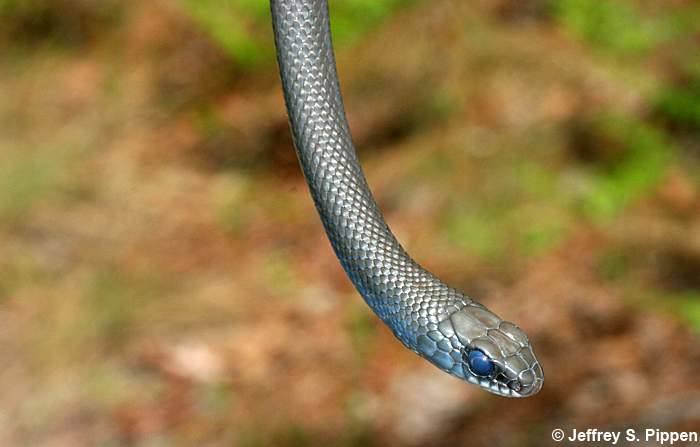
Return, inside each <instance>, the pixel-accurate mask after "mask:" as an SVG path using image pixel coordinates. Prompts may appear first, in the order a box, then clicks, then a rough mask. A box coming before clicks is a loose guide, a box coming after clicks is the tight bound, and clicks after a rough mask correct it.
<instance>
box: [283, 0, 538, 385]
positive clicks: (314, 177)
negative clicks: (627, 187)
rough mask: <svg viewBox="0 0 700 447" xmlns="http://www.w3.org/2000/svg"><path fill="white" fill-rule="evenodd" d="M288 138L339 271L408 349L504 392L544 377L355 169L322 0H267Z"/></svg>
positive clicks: (509, 329)
mask: <svg viewBox="0 0 700 447" xmlns="http://www.w3.org/2000/svg"><path fill="white" fill-rule="evenodd" d="M270 5H271V11H272V22H273V28H274V35H275V44H276V48H277V60H278V64H279V69H280V76H281V79H282V85H283V90H284V97H285V102H286V106H287V111H288V114H289V121H290V127H291V130H292V135H293V139H294V146H295V149H296V153H297V156H298V158H299V161H300V164H301V168H302V170H303V173H304V177H305V179H306V181H307V183H308V186H309V190H310V192H311V195H312V197H313V200H314V203H315V205H316V209H317V210H318V213H319V215H320V217H321V221H322V222H323V226H324V228H325V230H326V233H327V234H328V238H329V239H330V242H331V245H332V246H333V249H334V250H335V253H336V255H337V257H338V259H339V260H340V263H341V265H342V266H343V268H344V269H345V271H346V272H347V274H348V277H349V278H350V280H351V281H352V283H353V284H354V285H355V287H356V288H357V290H358V291H359V293H360V294H361V295H362V297H363V298H364V299H365V301H366V302H367V304H368V305H369V307H370V308H372V310H373V311H374V312H375V313H376V314H377V315H378V316H379V318H381V319H382V320H383V321H384V323H386V325H387V326H388V327H389V328H390V329H391V330H392V331H393V333H394V334H395V335H396V337H397V338H398V339H399V340H400V341H401V342H402V343H403V344H404V345H405V346H406V347H407V348H409V349H411V350H412V351H414V352H416V353H417V354H418V355H420V356H422V357H424V358H425V359H427V360H428V361H430V362H431V363H433V364H434V365H436V366H437V367H438V368H440V369H442V370H444V371H446V372H448V373H449V374H452V375H453V376H456V377H458V378H460V379H462V380H465V381H467V382H469V383H472V384H475V385H478V386H480V387H481V388H483V389H485V390H487V391H489V392H492V393H495V394H498V395H501V396H508V397H525V396H530V395H533V394H535V393H537V392H538V391H539V390H540V388H541V387H542V383H543V380H544V375H543V373H542V368H541V367H540V364H539V362H538V361H537V359H536V358H535V356H534V354H533V351H532V348H531V346H530V343H529V341H528V338H527V336H526V335H525V333H524V332H523V331H522V330H520V329H519V328H518V327H517V326H516V325H514V324H513V323H509V322H507V321H503V320H502V319H501V318H499V317H498V316H496V315H495V314H494V313H493V312H491V311H489V310H488V309H487V308H486V307H484V306H483V305H482V304H480V303H478V302H477V301H474V300H473V299H471V298H469V297H467V296H465V295H464V294H463V293H461V292H459V291H458V290H455V289H454V288H452V287H449V286H448V285H446V284H445V283H443V282H442V281H440V280H439V279H438V278H436V277H435V276H434V275H432V274H431V273H430V272H428V271H427V270H425V269H424V268H422V267H421V266H420V265H418V263H416V262H415V261H414V260H413V259H412V258H411V257H410V256H409V255H408V254H407V253H406V251H405V250H404V249H403V247H402V246H401V244H399V242H398V241H397V240H396V237H395V236H394V235H393V233H392V232H391V231H390V229H389V227H388V226H387V224H386V222H385V220H384V218H383V216H382V213H381V212H380V210H379V207H378V206H377V203H376V201H375V200H374V198H373V196H372V193H371V191H370V188H369V185H368V184H367V180H366V179H365V176H364V174H363V172H362V168H361V167H360V163H359V160H358V156H357V153H356V152H355V148H354V146H353V143H352V138H351V135H350V129H349V126H348V123H347V120H346V117H345V111H344V107H343V100H342V97H341V94H340V86H339V82H338V75H337V72H336V64H335V56H334V53H333V46H332V42H331V33H330V22H329V12H328V4H327V0H271V2H270Z"/></svg>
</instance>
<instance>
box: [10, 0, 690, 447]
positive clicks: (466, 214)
mask: <svg viewBox="0 0 700 447" xmlns="http://www.w3.org/2000/svg"><path fill="white" fill-rule="evenodd" d="M331 12H332V18H333V27H334V32H335V40H336V47H337V51H338V63H339V71H340V77H341V83H342V87H343V91H344V95H345V98H346V105H347V109H348V110H347V112H348V116H349V120H350V124H351V127H352V129H353V133H354V138H355V141H356V143H357V145H358V147H359V150H360V157H361V159H362V161H363V163H364V166H365V170H366V174H367V177H368V179H369V182H370V184H371V185H372V187H373V189H374V192H375V195H376V197H377V200H378V202H379V204H380V206H381V207H382V209H383V210H384V211H385V213H386V215H387V219H388V221H389V223H390V225H391V226H392V228H393V229H394V231H395V232H396V233H397V236H398V238H399V240H401V241H402V243H403V244H404V245H405V246H406V247H407V249H408V251H409V252H410V253H411V254H412V255H413V256H414V257H415V258H416V259H417V260H418V261H419V262H421V263H422V264H423V265H425V266H426V267H427V268H428V269H429V270H431V271H433V272H435V273H436V274H438V275H439V276H440V277H441V278H443V279H444V280H445V281H446V282H448V283H449V284H451V285H453V286H456V287H458V288H461V289H463V290H465V291H466V292H467V293H468V294H469V295H472V296H474V297H478V298H479V299H480V300H481V301H482V302H483V303H484V304H486V305H487V306H488V307H490V308H491V309H492V310H494V311H495V312H497V313H498V314H500V315H501V316H503V317H504V318H506V319H508V320H511V321H515V322H517V323H518V324H519V325H520V326H522V327H523V328H524V329H525V330H526V331H527V332H528V334H529V335H530V338H531V340H532V341H533V344H534V346H535V347H536V352H537V354H538V357H539V359H540V361H541V362H542V364H543V367H544V370H545V374H546V381H545V387H544V389H543V391H542V392H541V393H540V394H539V395H537V396H536V397H533V398H529V399H524V400H507V399H503V398H498V397H495V396H492V395H489V394H487V393H484V392H482V391H479V390H478V389H476V388H475V387H472V386H468V385H465V384H463V383H461V382H459V381H457V380H456V379H453V378H451V377H449V376H447V375H445V374H443V373H442V372H440V371H438V370H437V369H436V368H434V367H432V366H430V365H429V364H428V363H427V362H425V361H423V360H421V359H419V358H418V357H417V356H415V355H414V354H413V353H411V352H409V351H408V350H406V349H404V348H403V347H402V346H401V344H400V343H399V342H398V341H397V340H395V339H394V337H393V336H392V334H391V333H390V331H389V330H388V329H387V328H386V327H384V326H383V325H382V324H381V323H380V321H379V319H377V318H376V317H375V316H374V315H373V314H371V313H370V311H369V309H368V308H367V307H366V306H365V304H364V302H363V301H362V300H361V298H360V297H359V295H358V294H357V293H356V292H355V291H354V289H353V287H352V285H351V284H350V282H349V281H348V280H347V278H346V277H345V275H344V273H343V272H342V270H341V268H340V266H339V264H338V262H337V261H336V259H335V257H334V255H333V252H332V250H331V248H330V245H329V243H328V241H327V240H326V236H325V234H324V233H323V230H322V227H321V225H320V223H319V220H318V217H317V215H316V213H315V210H314V208H313V205H312V202H311V199H310V197H309V194H308V191H307V188H306V185H305V184H304V182H303V179H302V177H301V174H300V170H299V168H298V166H297V161H296V158H295V155H294V152H293V149H292V143H291V139H290V136H289V131H288V126H287V118H286V113H285V110H284V104H283V101H282V95H281V89H280V83H279V79H278V74H277V67H276V63H275V60H274V52H273V51H274V50H273V46H272V31H271V25H270V19H269V11H268V3H267V2H266V1H263V0H179V1H178V0H138V1H137V0H0V364H1V365H2V367H0V445H2V446H11V447H14V446H60V447H62V446H71V447H76V446H77V447H80V446H149V447H150V446H171V445H175V446H178V445H179V446H190V445H197V446H243V447H252V446H321V445H323V446H331V445H332V446H380V445H381V446H416V445H421V446H441V445H452V446H454V445H470V446H480V445H503V446H540V445H547V444H549V443H550V442H551V440H550V432H551V430H552V429H553V428H555V427H561V428H564V429H567V430H569V429H571V428H577V429H584V430H585V429H586V428H589V427H598V428H602V429H612V430H616V429H626V428H648V427H658V428H663V429H667V430H696V431H697V430H700V346H699V345H698V334H699V331H700V139H699V138H700V3H698V2H697V1H691V0H663V1H658V0H654V1H651V0H649V1H638V0H618V1H598V0H551V1H549V0H473V1H469V2H465V1H460V0H440V1H429V0H413V1H406V0H381V1H377V0H337V1H331ZM637 445H644V443H641V444H637Z"/></svg>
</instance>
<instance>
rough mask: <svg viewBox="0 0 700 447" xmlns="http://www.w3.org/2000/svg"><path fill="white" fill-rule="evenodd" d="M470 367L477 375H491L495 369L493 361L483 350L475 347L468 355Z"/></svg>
mask: <svg viewBox="0 0 700 447" xmlns="http://www.w3.org/2000/svg"><path fill="white" fill-rule="evenodd" d="M467 362H469V369H470V370H471V372H473V373H474V374H476V375H477V376H490V375H491V374H492V373H493V370H494V369H495V366H494V364H493V361H492V360H491V359H490V358H489V357H488V356H487V355H486V354H484V353H483V352H482V351H479V350H478V349H473V350H471V351H469V354H468V355H467Z"/></svg>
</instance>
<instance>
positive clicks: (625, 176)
mask: <svg viewBox="0 0 700 447" xmlns="http://www.w3.org/2000/svg"><path fill="white" fill-rule="evenodd" d="M597 125H599V126H601V128H600V129H599V131H600V132H601V133H602V136H603V138H605V139H609V141H614V142H615V143H613V144H616V145H619V146H620V147H621V149H622V154H621V156H620V159H619V160H616V161H615V162H614V163H613V164H612V166H609V167H605V168H603V169H597V170H596V171H595V172H594V173H593V177H592V183H591V187H590V189H588V191H587V192H586V193H585V195H584V197H583V198H582V202H583V203H582V207H583V210H584V212H585V214H586V215H587V216H588V217H590V218H592V219H594V220H604V219H609V218H611V217H614V216H615V215H617V214H618V213H620V212H621V211H622V210H624V209H625V207H626V206H628V205H629V204H630V203H632V202H633V201H634V200H635V199H637V198H638V197H640V196H641V195H642V194H643V193H644V192H646V191H648V190H649V189H650V188H652V187H653V186H655V185H656V184H657V182H658V181H659V180H661V178H662V176H663V174H664V172H666V168H667V166H668V165H669V162H670V161H671V159H672V154H673V153H674V151H675V149H674V148H673V145H672V143H670V141H668V138H667V137H666V136H665V135H664V134H663V132H661V131H659V130H657V129H655V128H653V127H650V126H648V125H647V124H645V123H643V122H641V121H635V120H630V119H620V118H616V117H606V118H605V119H602V120H600V121H599V122H598V124H597ZM600 141H603V139H601V140H600Z"/></svg>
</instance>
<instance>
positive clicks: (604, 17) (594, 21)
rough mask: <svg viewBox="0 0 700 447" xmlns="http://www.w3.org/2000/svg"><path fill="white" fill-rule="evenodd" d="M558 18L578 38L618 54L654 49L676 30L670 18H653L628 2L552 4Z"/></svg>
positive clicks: (582, 0) (594, 0) (578, 0)
mask: <svg viewBox="0 0 700 447" xmlns="http://www.w3.org/2000/svg"><path fill="white" fill-rule="evenodd" d="M552 5H553V8H554V15H555V17H556V18H557V19H558V20H560V21H561V23H562V24H563V25H564V26H565V27H566V28H567V29H569V30H571V32H572V33H574V35H576V36H577V37H579V38H581V39H583V40H585V41H587V42H589V43H591V44H593V45H594V46H596V47H598V48H601V49H604V50H606V51H610V52H612V53H616V54H629V53H633V54H634V53H640V52H644V51H648V50H650V49H653V48H654V47H655V46H657V45H658V44H659V43H661V42H662V41H663V40H664V39H666V38H668V37H669V36H670V34H671V33H672V31H673V28H672V26H671V25H672V22H671V21H670V20H667V18H666V17H662V18H652V17H649V16H646V15H644V14H642V13H641V11H639V10H638V9H637V8H636V7H635V4H634V2H631V1H628V0H622V1H615V0H561V1H554V2H552Z"/></svg>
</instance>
